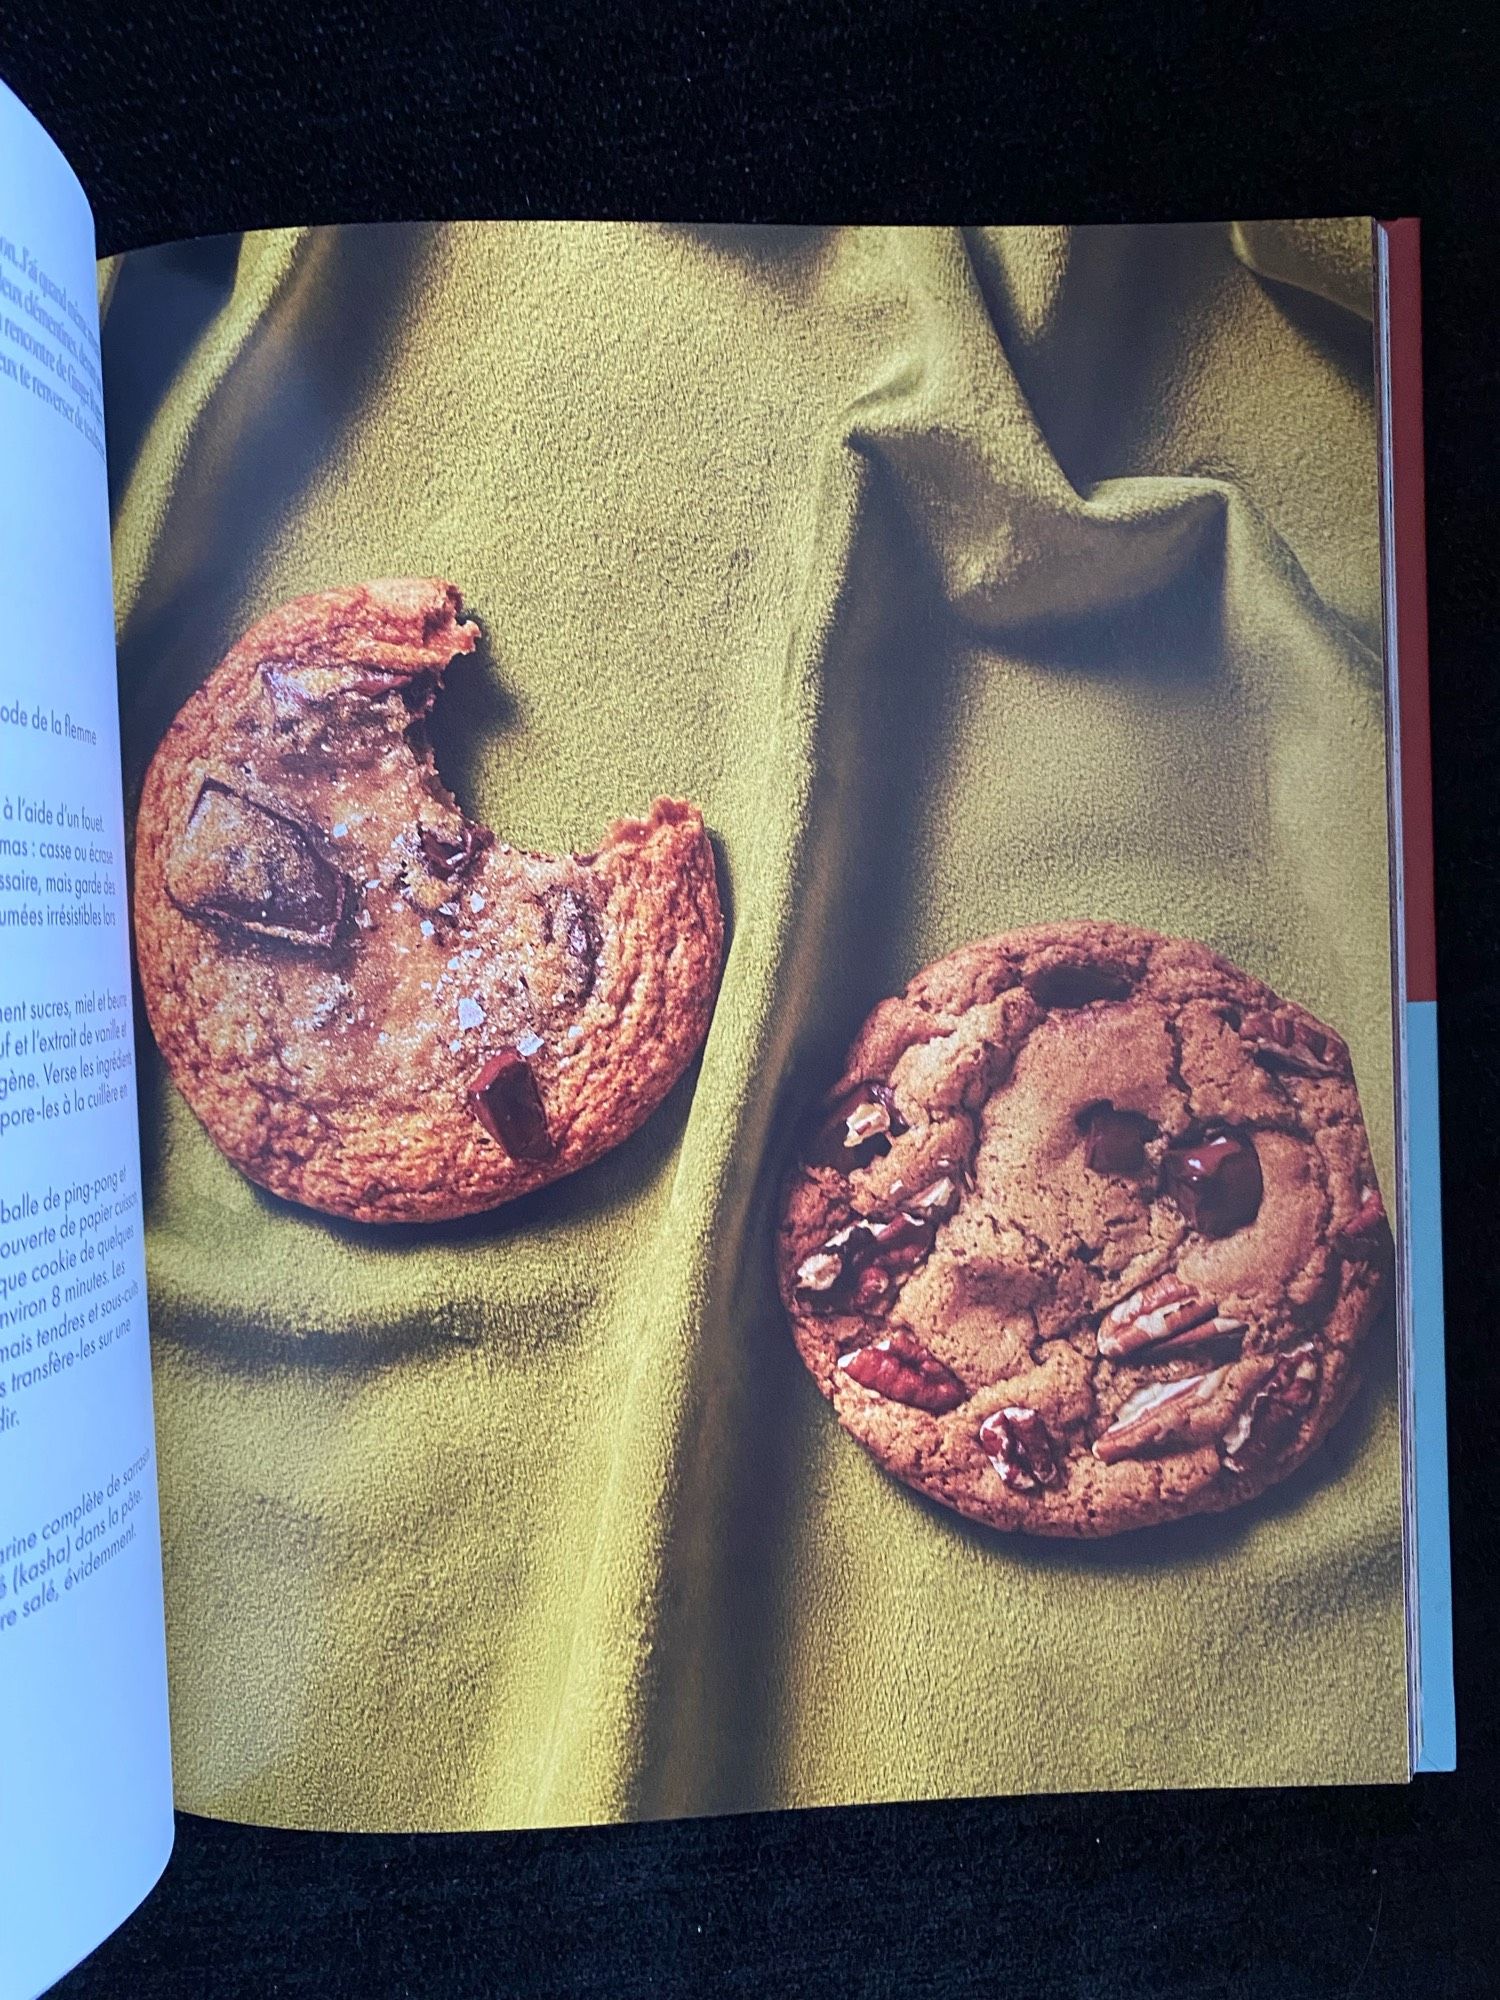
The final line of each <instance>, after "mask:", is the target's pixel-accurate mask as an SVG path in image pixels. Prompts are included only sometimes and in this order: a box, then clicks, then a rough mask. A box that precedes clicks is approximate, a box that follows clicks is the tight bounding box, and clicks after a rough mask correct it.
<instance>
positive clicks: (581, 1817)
mask: <svg viewBox="0 0 1500 2000" xmlns="http://www.w3.org/2000/svg"><path fill="white" fill-rule="evenodd" d="M96 301H97V302H96ZM1419 385H1420V362H1419V355H1418V348H1417V275H1416V233H1415V225H1414V224H1411V223H1394V224H1385V223H1380V224H1371V223H1370V222H1369V221H1367V220H1361V219H1352V220H1350V219H1345V220H1336V221H1316V222H1290V223H1240V224H1234V225H1224V226H1209V225H1202V224H1193V225H1186V226H1182V227H1169V228H1168V227H1153V228H1091V229H1086V230H1079V231H1069V230H1065V229H1051V228H1047V229H1043V228H1004V229H963V230H958V229H955V230H939V229H924V230H893V229H881V228H857V229H848V230H841V229H831V228H809V229H805V230H789V229H752V228H736V227H706V226H691V227H657V226H646V225H642V226H623V225H618V224H608V225H604V224H599V225H595V224H554V223H535V224H464V225H458V224H444V225H437V226H415V225H413V226H407V227H361V228H323V229H313V230H306V231H303V230H278V231H272V232H266V233H260V234H251V235H247V236H244V237H241V238H236V239H233V240H228V239H224V240H213V241H206V242H199V243H190V244H185V245H173V246H168V247H165V248H161V249H154V250H148V251H142V252H139V253H135V254H132V255H130V256H126V257H124V258H119V259H110V260H108V261H107V262H106V263H105V264H104V265H103V266H101V267H100V268H99V269H98V272H97V276H96V271H95V266H94V262H93V240H92V228H91V222H90V217H89V214H88V210H87V206H86V204H85V202H84V199H83V197H82V195H81V193H80V191H79V189H78V187H77V184H76V182H75V181H74V180H73V178H72V176H71V175H70V173H69V171H68V169H67V167H66V166H65V164H64V162H63V161H62V160H61V158H60V157H59V156H58V155H57V153H56V152H55V150H54V149H53V148H52V147H51V146H50V144H49V142H48V141H47V140H46V139H45V137H44V136H43V134H42V133H41V132H40V131H39V130H38V129H37V127H36V126H35V125H34V123H32V121H31V120H30V119H29V118H28V117H27V116H26V114H25V113H24V112H23V111H22V110H21V109H20V107H19V106H18V105H17V104H16V103H15V101H14V100H13V99H11V98H8V97H0V450H3V458H0V608H3V611H4V615H5V620H6V630H7V643H6V647H5V652H4V655H3V660H0V1555H3V1558H4V1560H3V1566H0V1786H3V1794H0V1828H3V1842H4V1850H3V1874H0V1965H3V1972H0V1992H3V1993H4V1994H5V1995H10V1994H23V1993H31V1992H34V1991H36V1990H38V1989H40V1988H41V1987H42V1986H43V1985H44V1984H45V1983H46V1982H47V1981H48V1980H49V1979H52V1978H54V1977H55V1976H57V1975H58V1974H59V1973H60V1972H61V1971H62V1970H63V1969H64V1967H65V1966H66V1965H68V1964H69V1963H70V1962H71V1961H72V1960H74V1959H75V1958H76V1957H77V1956H79V1955H80V1954H81V1953H82V1952H83V1951H84V1950H86V1949H87V1948H89V1947H90V1946H91V1945H92V1944H93V1943H94V1942H96V1941H97V1940H98V1939H99V1937H100V1936H102V1935H103V1934H104V1932H105V1931H106V1930H107V1929H108V1928H109V1927H110V1926H112V1925H114V1924H115V1923H117V1922H118V1921H120V1920H121V1918H122V1917H123V1916H124V1915H125V1914H126V1913H127V1911H128V1910H129V1909H130V1908H131V1907H133V1905H134V1903H135V1902H136V1901H138V1900H139V1898H140V1897H141V1896H142V1895H144V1894H145V1892H146V1890H147V1889H148V1887H149V1886H150V1884H151V1882H152V1881H154V1879H155V1878H156V1875H157V1874H158V1872H159V1871H160V1869H161V1867H162V1866H163V1865H164V1863H165V1860H166V1856H167V1853H168V1849H169V1845H170V1838H171V1801H172V1798H173V1795H174V1786H175V1796H176V1799H177V1801H178V1803H180V1804H181V1805H183V1806H184V1807H186V1808H189V1809H191V1810H193V1811H196V1812H203V1813H211V1814H219V1815H223V1816H227V1817H231V1818H237V1819H241V1820H249V1821H257V1822H262V1823H267V1824H276V1825H286V1826H303V1827H329V1828H343V1829H353V1830H360V1829H438V1828H466V1829H480V1828H499V1827H519V1826H538V1825H560V1824H571V1823H580V1822H588V1821H595V1822H597V1821H610V1820H624V1819H631V1818H644V1817H659V1816H667V1815H674V1814H694V1813H719V1812H734V1811H744V1810H750V1809H762V1808H768V1807H781V1806H786V1807H792V1806H803V1805H813V1804H831V1803H839V1802H844V1801H869V1800H882V1799H899V1798H913V1797H942V1796H965V1795H968V1796H972V1795H977V1794H999V1793H1008V1792H1037V1791H1045V1790H1054V1791H1056V1790H1081V1789H1107V1788H1123V1787H1131V1786H1191V1785H1237V1784H1243V1785H1267V1784H1332V1783H1346V1782H1358V1781H1386V1782H1395V1781H1401V1780H1405V1779H1406V1778H1407V1777H1409V1776H1410V1774H1411V1773H1412V1772H1413V1771H1415V1770H1434V1769H1444V1768H1450V1767H1451V1765H1452V1761H1453V1720H1452V1707H1451V1670H1450V1662H1449V1633H1448V1604H1447V1548H1446V1540H1447V1536H1446V1489H1445V1463H1444V1430H1443V1362H1442V1333H1441V1284H1440V1260H1439V1229H1438V1201H1437V1140H1436V1059H1435V1026H1434V989H1433V950H1432V934H1431V859H1430V837H1429V816H1428V796H1427V793H1428V780H1427V748H1426V743H1427V737H1426V729H1427V723H1426V687H1425V659H1424V652H1423V645H1424V623H1423V575H1422V489H1421V452H1420V435H1421V433H1420V390H1419ZM106 440H107V452H106ZM153 1395H154V1415H153ZM158 1524H159V1525H158ZM169 1685H170V1715H171V1731H170V1734H171V1750H170V1755H169V1742H168V1737H169V1731H168V1706H169V1704H168V1689H169Z"/></svg>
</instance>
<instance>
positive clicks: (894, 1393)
mask: <svg viewBox="0 0 1500 2000" xmlns="http://www.w3.org/2000/svg"><path fill="white" fill-rule="evenodd" d="M839 1367H840V1368H842V1369H843V1371H844V1373H845V1374H846V1375H848V1376H849V1377H850V1378H851V1380H853V1381H855V1382H858V1383H859V1385H860V1386H861V1388H864V1389H873V1390H874V1392H875V1394H876V1395H877V1396H884V1397H886V1398H887V1399H888V1400H889V1401H890V1402H893V1403H908V1404H910V1405H911V1406H912V1407H913V1408H914V1409H918V1410H928V1411H931V1413H932V1414H933V1415H934V1416H940V1415H941V1414H942V1413H943V1411H944V1410H956V1409H957V1408H958V1406H959V1404H960V1403H962V1402H966V1401H967V1400H968V1394H969V1392H968V1390H967V1389H966V1388H965V1387H964V1385H963V1383H962V1382H960V1380H959V1379H958V1377H957V1376H956V1375H955V1374H954V1372H953V1370H952V1369H951V1368H946V1367H944V1365H943V1363H942V1362H941V1361H939V1360H938V1358H937V1356H936V1355H935V1354H929V1353H928V1351H927V1349H926V1348H925V1347H923V1346H922V1345H921V1344H920V1342H918V1341H915V1340H913V1339H911V1337H910V1336H909V1335H907V1334H903V1333H893V1334H891V1335H890V1336H889V1337H888V1338H887V1339H885V1340H877V1341H873V1342H872V1343H871V1344H870V1346H868V1347H856V1348H855V1349H854V1350H853V1351H852V1352H851V1353H849V1354H841V1355H840V1356H839Z"/></svg>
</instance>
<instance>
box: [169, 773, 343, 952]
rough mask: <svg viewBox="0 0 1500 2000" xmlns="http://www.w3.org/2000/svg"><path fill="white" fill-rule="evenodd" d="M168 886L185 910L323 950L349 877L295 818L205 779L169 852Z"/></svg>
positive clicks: (329, 941) (340, 914) (335, 924)
mask: <svg viewBox="0 0 1500 2000" xmlns="http://www.w3.org/2000/svg"><path fill="white" fill-rule="evenodd" d="M166 881H167V894H168V895H169V896H170V897H171V898H172V901H173V902H174V903H175V904H176V905H177V907H178V908H179V909H180V910H183V911H185V912H186V914H187V915H188V916H191V917H198V918H201V919H203V920H205V921H207V922H210V923H216V924H224V925H228V926H230V927H232V928H233V929H235V930H240V931H247V932H248V933H249V934H250V935H251V936H252V937H263V938H276V939H279V940H280V941H282V942H283V943H287V944H300V945H306V946H310V947H312V948H313V949H315V950H326V949H327V947H328V946H329V945H331V944H332V943H333V940H334V937H335V936H336V934H337V932H338V927H339V922H340V919H341V918H342V917H343V914H344V903H345V899H346V897H347V894H348V886H349V885H348V883H347V882H346V881H345V879H344V877H343V876H342V875H341V874H340V873H339V871H338V869H337V868H335V867H334V866H333V865H332V863H331V862H329V861H328V860H326V859H325V858H324V856H323V854H322V853H321V852H320V851H319V848H318V845H317V844H316V836H315V835H313V834H311V833H310V832H309V831H308V829H306V828H305V827H301V826H299V825H298V824H297V823H296V821H295V820H290V819H287V818H285V817H284V816H283V815H282V814H281V813H278V812H273V811H271V809H270V808H269V807H267V806H262V805H257V804H256V803H255V802H254V801H253V800H251V799H247V798H242V797H241V795H240V794H239V793H238V792H235V791H231V790H230V788H229V787H228V786H227V785H221V784H219V783H218V782H217V781H216V780H214V779H209V780H208V781H207V782H206V783H205V784H204V786H203V789H202V790H201V791H200V792H199V794H198V798H197V802H196V803H195V804H194V806H193V810H192V814H191V816H190V817H189V819H188V823H187V826H186V828H185V829H184V831H183V834H182V837H181V839H180V840H179V841H178V842H177V844H176V846H175V847H174V848H173V849H172V852H171V853H170V855H169V856H168V857H167V864H166Z"/></svg>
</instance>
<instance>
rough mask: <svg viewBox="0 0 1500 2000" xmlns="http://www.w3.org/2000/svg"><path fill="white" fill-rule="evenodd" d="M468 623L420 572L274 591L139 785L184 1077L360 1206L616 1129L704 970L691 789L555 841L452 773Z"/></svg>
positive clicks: (703, 846)
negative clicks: (453, 672) (524, 839)
mask: <svg viewBox="0 0 1500 2000" xmlns="http://www.w3.org/2000/svg"><path fill="white" fill-rule="evenodd" d="M477 637H478V627H477V625H475V624H474V623H473V622H472V621H471V620H469V619H467V618H465V616H464V615H463V610H462V606H461V603H460V599H459V593H458V591H457V590H456V589H455V587H454V586H453V585H452V584H449V583H446V582H444V581H442V580H441V579H438V578H420V577H418V578H409V577H408V578H396V579H390V580H386V581H382V582H374V583H365V584H358V585H352V586H349V587H347V588H343V589H338V590H329V591H323V592H319V593H317V594H315V595H313V596H308V597H300V598H296V599H294V600H292V601H291V602H289V603H287V604H283V605H281V606H280V607H279V608H278V609H277V610H275V611H272V612H271V613H269V614H268V615H267V616H266V617H264V618H262V619H261V620H260V621H259V622H258V623H257V624H255V625H253V626H252V627H251V628H250V629H249V631H247V632H246V633H245V635H244V636H243V637H242V638H241V639H240V640H239V642H238V643H237V644H236V645H235V646H234V647H233V648H232V650H231V651H230V652H229V654H228V655H227V656H226V658H225V659H224V660H223V662H222V663H221V664H220V665H219V666H218V667H217V668H216V669H215V670H214V672H213V673H212V674H211V675H210V676H209V678H208V679H207V681H206V682H205V683H204V685H203V686H202V687H201V688H200V689H199V690H198V691H197V692H196V693H194V694H193V695H192V696H191V697H190V698H189V700H188V701H187V702H186V703H185V704H184V706H183V708H182V709H181V711H180V712H179V713H178V715H177V717H176V719H175V720H174V721H173V723H172V725H171V727H170V728H169V729H168V731H167V733H166V735H165V737H164V738H163V740H162V742H161V745H160V746H159V748H158V750H157V752H156V755H155V757H154V758H153V760H152V763H151V766H150V769H149V771H148V773H147V776H146V781H145V785H144V788H143V791H142V796H141V805H140V811H139V814H138V817H137V825H136V837H135V849H134V910H135V937H136V956H137V963H138V966H139V970H140V977H141V985H142V989H143V992H144V995H145V1000H146V1008H147V1012H148V1014H149V1016H150V1020H151V1026H152V1030H153V1032H154V1034H155V1037H156V1041H157V1044H158V1046H159V1047H160V1049H161V1051H162V1054H163V1056H164V1057H165V1059H166V1062H167V1065H168V1067H169V1069H170V1070H171V1072H172V1075H173V1077H174V1079H175V1081H176V1082H177V1084H178V1086H179V1088H180V1089H181V1090H182V1092H183V1095H184V1096H185V1097H186V1098H187V1100H188V1102H189V1103H190V1104H191V1105H192V1107H193V1109H194V1111H195V1112H196V1113H197V1115H198V1117H199V1118H200V1119H201V1120H202V1122H203V1124H204V1126H205V1127H206V1128H207V1130H208V1132H209V1134H210V1135H211V1137H212V1138H213V1139H214V1141H215V1143H216V1144H217V1145H218V1146H219V1147H220V1149H221V1150H222V1151H223V1152H224V1153H225V1154H227V1156H228V1157H229V1158H230V1159H231V1160H232V1161H233V1162H234V1163H235V1165H236V1166H238V1167H239V1168H240V1169H241V1170H242V1171H243V1172H244V1173H246V1174H247V1175H248V1176H249V1177H250V1178H251V1179H252V1180H254V1181H257V1182H258V1183H260V1185H262V1186H263V1187H266V1188H269V1189H271V1190H272V1191H273V1192H274V1193H276V1194H279V1195H283V1196H285V1197H287V1198H288V1199H290V1200H292V1201H297V1202H302V1203H305V1204H306V1205H308V1206H310V1207H313V1208H317V1209H322V1210H325V1211H327V1212H329V1213H332V1214H336V1215H342V1216H348V1217H351V1218H353V1219H355V1220H358V1221H362V1222H409V1221H427V1220H438V1219H441V1218H445V1217H451V1216H458V1215H468V1214H472V1213H474V1212H476V1211H478V1210H481V1209H486V1208H491V1207H493V1206H495V1205H496V1204H497V1203H499V1202H503V1201H508V1200H510V1199H512V1198H513V1197H514V1196H516V1195H520V1194H524V1193H526V1192H528V1191H529V1190H530V1189H532V1188H535V1187H539V1186H541V1185H542V1184H543V1183H545V1182H547V1181H552V1180H556V1179H558V1178H559V1177H560V1176H561V1175H563V1174H567V1173H571V1172H573V1171H574V1170H575V1169H577V1168H579V1167H582V1166H584V1165H586V1164H587V1163H588V1162H589V1161H590V1160H593V1159H595V1158H597V1157H598V1155H599V1154H601V1153H603V1152H605V1151H607V1150H608V1149H609V1148H610V1147H612V1146H615V1145H617V1144H619V1142H620V1141H621V1140H623V1139H625V1138H626V1137H628V1136H629V1134H630V1133H631V1132H633V1131H634V1130H635V1129H636V1128H637V1126H639V1125H640V1124H641V1123H642V1121H643V1120H644V1119H645V1118H646V1117H647V1116H648V1115H649V1113H650V1112H651V1111H652V1110H653V1109H654V1108H655V1107H656V1105H657V1104H658V1103H659V1102H660V1101H661V1099H662V1098H663V1097H664V1096H665V1095H666V1093H667V1091H668V1090H669V1089H670V1088H671V1086H672V1085H673V1084H674V1083H675V1082H676V1081H677V1078H678V1077H679V1076H680V1075H681V1074H682V1072H683V1070H684V1069H685V1068H686V1067H687V1065H688V1063H689V1062H690V1061H691V1059H692V1057H693V1056H694V1055H695V1054H696V1052H697V1050H698V1048H699V1046H700V1045H701V1043H702V1041H703V1038H704V1036H705V1034H706V1033H707V1030H708V1023H709V1017H710V1014H711V1012H712V1008H713V1001H714V994H715V990H716V987H717V983H718V976H719V965H720V958H721V954H722V946H723V921H722V917H721V913H720V906H719V898H718V890H717V883H716V876H715V868H714V858H713V850H712V848H711V846H710V843H709V840H708V836H707V834H706V833H705V831H704V826H703V821H702V818H701V816H700V814H699V813H698V811H697V809H696V807H694V806H691V805H688V804H686V803H684V802H682V801H680V800H675V799H658V800H656V801H655V803H654V804H653V805H652V806H651V808H650V810H649V812H648V813H647V815H646V816H645V818H644V819H626V820H620V821H617V822H616V823H615V824H614V825H612V826H611V827H610V828H609V829H608V830H607V831H606V833H605V834H604V836H603V839H602V840H601V842H600V844H599V846H598V848H597V849H596V850H595V851H594V852H593V853H591V854H563V855H550V854H538V853H531V852H526V851H522V850H520V849H517V848H514V847H511V846H509V845H507V844H506V843H505V842H504V841H502V840H499V839H497V838H496V837H495V836H494V835H493V834H492V833H491V832H490V831H489V830H488V829H486V828H484V827H481V826H478V825H476V824H474V823H473V822H472V821H470V820H469V819H467V818H466V817H465V815H464V814H463V812H462V811H461V810H460V809H459V807H458V805H457V804H456V803H455V801H454V800H453V798H452V797H451V796H450V795H449V793H448V791H447V790H446V789H445V787H444V786H443V784H442V781H441V779H440V778H439V776H438V773H437V768H436V765H435V763H434V760H433V756H432V751H431V748H430V746H429V744H428V742H427V737H426V731H425V720H426V716H427V714H428V711H429V710H430V708H431V706H432V703H433V701H434V699H435V698H436V695H437V691H438V685H439V682H440V680H441V677H442V675H443V672H444V670H445V668H446V667H447V666H448V664H449V662H450V660H451V659H452V658H453V657H454V656H455V655H458V654H465V653H468V652H470V651H471V650H472V649H473V646H474V643H475V640H476V638H477Z"/></svg>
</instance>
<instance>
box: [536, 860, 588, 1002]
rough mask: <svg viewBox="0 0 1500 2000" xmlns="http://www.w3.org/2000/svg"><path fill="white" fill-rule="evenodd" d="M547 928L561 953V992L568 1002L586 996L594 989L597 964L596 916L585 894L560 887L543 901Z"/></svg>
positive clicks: (585, 998) (585, 997) (581, 999)
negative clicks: (562, 971) (562, 969)
mask: <svg viewBox="0 0 1500 2000" xmlns="http://www.w3.org/2000/svg"><path fill="white" fill-rule="evenodd" d="M543 911H544V914H545V916H546V919H547V931H548V935H549V936H550V937H551V939H552V942H553V944H555V945H556V946H557V948H558V950H559V951H560V952H561V953H562V954H563V958H564V961H565V965H566V970H565V972H564V974H563V981H562V988H561V991H562V996H563V998H564V1000H565V1001H567V1002H568V1003H569V1005H571V1006H575V1007H576V1006H577V1005H578V1004H579V1002H580V1001H583V1000H587V998H588V997H589V995H590V993H592V992H593V990H594V979H595V976H596V974H597V972H598V967H599V945H600V936H599V919H598V917H597V916H596V915H595V913H594V907H593V905H592V904H591V903H590V902H589V900H588V898H587V897H586V896H581V895H580V894H579V893H578V891H577V890H576V889H562V890H559V891H558V892H557V893H556V894H555V895H552V896H549V897H548V898H547V901H546V903H545V904H544V905H543Z"/></svg>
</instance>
